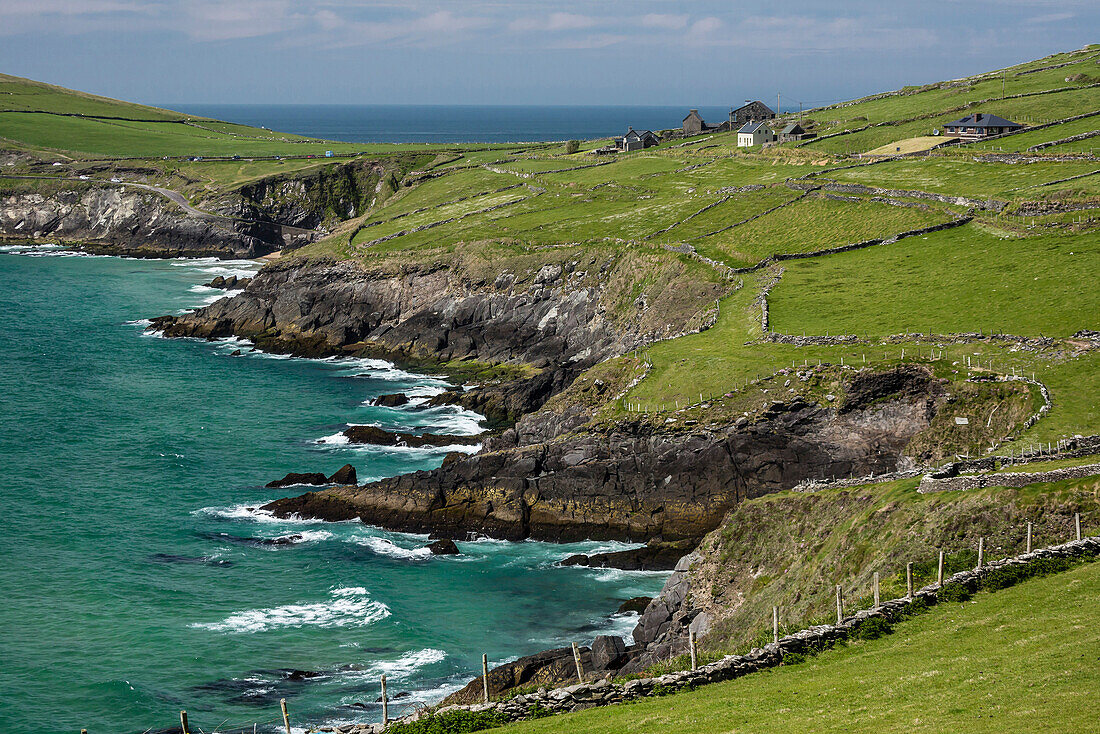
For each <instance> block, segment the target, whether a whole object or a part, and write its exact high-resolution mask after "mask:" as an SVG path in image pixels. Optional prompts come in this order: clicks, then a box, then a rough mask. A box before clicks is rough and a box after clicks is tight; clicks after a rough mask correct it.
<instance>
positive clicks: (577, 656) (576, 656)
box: [572, 642, 584, 683]
mask: <svg viewBox="0 0 1100 734" xmlns="http://www.w3.org/2000/svg"><path fill="white" fill-rule="evenodd" d="M572 644H573V662H575V663H576V664H577V681H579V682H580V683H584V668H582V667H581V651H580V650H579V649H577V643H575V642H574V643H572Z"/></svg>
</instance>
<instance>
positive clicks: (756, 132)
mask: <svg viewBox="0 0 1100 734" xmlns="http://www.w3.org/2000/svg"><path fill="white" fill-rule="evenodd" d="M774 142H775V133H774V132H772V129H771V128H770V127H768V123H766V122H764V121H763V120H761V121H760V122H746V123H745V124H744V125H742V126H741V128H740V129H739V130H738V131H737V147H738V148H751V147H752V146H754V145H763V144H764V143H774Z"/></svg>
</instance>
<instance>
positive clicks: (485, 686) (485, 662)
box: [481, 645, 576, 703]
mask: <svg viewBox="0 0 1100 734" xmlns="http://www.w3.org/2000/svg"><path fill="white" fill-rule="evenodd" d="M573 647H574V648H576V645H574V646H573ZM481 690H482V692H483V693H484V698H485V701H484V703H489V655H488V653H482V654H481Z"/></svg>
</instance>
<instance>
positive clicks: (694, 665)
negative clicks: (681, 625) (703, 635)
mask: <svg viewBox="0 0 1100 734" xmlns="http://www.w3.org/2000/svg"><path fill="white" fill-rule="evenodd" d="M688 648H689V650H688V653H689V654H690V655H691V670H692V672H694V671H696V670H698V669H699V660H698V657H697V653H696V649H695V631H694V630H690V629H689V630H688Z"/></svg>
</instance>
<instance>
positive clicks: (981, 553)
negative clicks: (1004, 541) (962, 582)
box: [978, 538, 985, 568]
mask: <svg viewBox="0 0 1100 734" xmlns="http://www.w3.org/2000/svg"><path fill="white" fill-rule="evenodd" d="M983 560H985V538H978V568H981V567H982V561H983Z"/></svg>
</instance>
